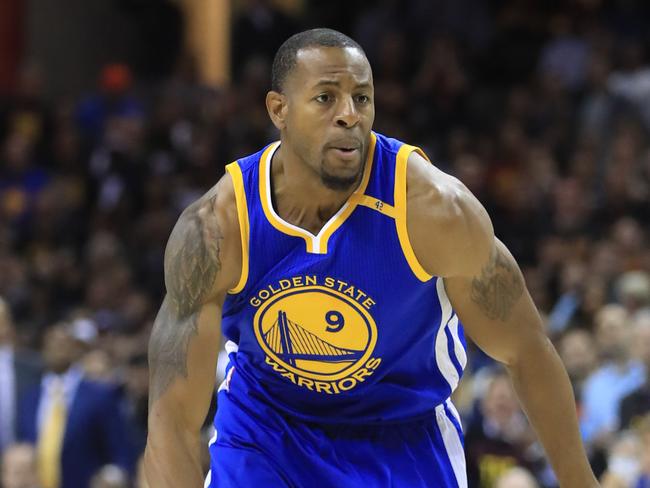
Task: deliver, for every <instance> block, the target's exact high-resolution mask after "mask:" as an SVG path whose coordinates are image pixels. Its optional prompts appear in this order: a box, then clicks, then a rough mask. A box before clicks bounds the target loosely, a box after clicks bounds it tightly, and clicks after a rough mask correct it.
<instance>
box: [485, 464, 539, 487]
mask: <svg viewBox="0 0 650 488" xmlns="http://www.w3.org/2000/svg"><path fill="white" fill-rule="evenodd" d="M538 487H539V485H538V484H537V482H536V481H535V479H534V478H533V477H532V475H531V474H530V473H529V472H528V471H526V470H525V469H523V468H512V469H510V470H508V471H507V472H506V473H504V474H503V475H501V476H500V477H499V478H498V479H497V481H496V484H495V488H538Z"/></svg>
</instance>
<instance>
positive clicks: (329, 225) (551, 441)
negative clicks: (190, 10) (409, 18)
mask: <svg viewBox="0 0 650 488" xmlns="http://www.w3.org/2000/svg"><path fill="white" fill-rule="evenodd" d="M266 106H267V109H268V113H269V116H270V117H271V120H272V121H273V123H274V124H275V126H276V127H277V128H278V129H279V130H280V141H279V142H275V143H272V144H270V145H269V146H267V147H266V148H264V149H263V150H262V151H260V152H258V153H256V154H254V155H252V156H249V157H245V158H243V159H240V160H238V161H236V162H234V163H232V164H230V165H229V166H228V167H227V174H226V176H224V177H223V178H222V179H221V180H220V181H219V182H218V183H217V184H216V185H215V186H214V188H213V189H212V190H210V191H209V192H208V193H207V194H206V195H205V196H204V197H202V198H201V199H200V200H198V201H197V202H196V203H194V204H193V205H191V206H190V207H188V208H187V209H186V210H185V212H184V213H183V214H182V215H181V217H180V219H179V221H178V223H177V224H176V227H175V228H174V230H173V232H172V235H171V237H170V240H169V243H168V246H167V251H166V255H165V283H166V287H167V296H166V298H165V300H164V302H163V304H162V307H161V310H160V312H159V314H158V317H157V319H156V322H155V325H154V330H153V332H152V337H151V343H150V366H151V392H150V421H149V439H148V445H147V450H146V454H145V463H146V468H145V469H146V472H147V476H148V479H149V484H150V485H151V486H154V487H156V488H172V487H173V488H178V487H189V488H194V487H197V488H198V487H200V486H202V485H203V484H204V485H205V486H208V487H219V488H230V487H238V488H241V487H256V488H262V487H264V488H266V487H332V488H341V487H345V488H350V487H357V486H363V487H398V488H417V487H438V488H440V487H464V486H466V485H467V481H466V474H465V463H464V457H463V446H462V440H461V439H462V437H461V436H462V432H461V427H460V421H459V418H458V414H457V412H456V410H455V408H454V406H453V405H452V404H451V402H450V401H449V397H450V395H451V392H452V391H453V389H454V388H455V387H456V385H457V384H458V380H459V378H460V376H461V374H462V370H463V367H464V366H465V361H466V355H465V342H464V337H463V329H462V327H461V322H462V324H463V325H464V327H465V330H467V332H468V334H469V335H470V336H471V338H472V339H473V340H474V341H475V342H476V343H477V344H478V345H479V346H480V347H481V348H483V349H484V350H485V351H486V352H487V353H489V354H490V355H491V356H492V357H494V358H496V359H497V360H499V361H501V362H503V363H504V364H505V365H506V367H507V369H508V371H509V372H510V375H511V377H512V379H513V381H514V384H515V387H516V389H517V391H518V394H519V396H520V398H521V401H522V402H523V404H524V406H525V408H526V411H527V413H528V415H529V417H530V419H531V421H532V423H533V424H534V426H535V427H536V429H537V432H538V434H539V436H540V439H541V441H542V443H543V444H544V447H545V448H546V451H547V452H548V455H549V457H550V460H551V462H552V464H553V467H554V468H555V470H556V473H557V476H558V478H559V480H560V481H561V483H562V486H563V487H570V488H582V487H593V486H597V483H596V480H595V479H594V477H593V475H592V473H591V470H590V468H589V465H588V463H587V460H586V457H585V454H584V452H583V447H582V445H581V442H580V437H579V434H578V427H577V421H576V415H575V406H574V399H573V397H572V393H571V387H570V384H569V381H568V379H567V376H566V373H565V371H564V369H563V367H562V364H561V362H560V360H559V359H558V356H557V354H556V353H555V350H554V349H553V347H552V346H551V345H550V343H549V341H548V340H547V338H546V337H545V335H544V332H543V330H542V325H541V323H540V318H539V316H538V314H537V312H536V310H535V306H534V305H533V303H532V301H531V299H530V296H529V294H528V293H527V291H526V289H525V285H524V281H523V278H522V275H521V273H520V271H519V269H518V267H517V264H516V263H515V261H514V259H513V257H512V256H511V254H510V253H509V252H508V250H507V249H506V248H505V246H504V245H503V244H502V243H501V242H500V241H499V240H497V239H496V238H495V237H494V234H493V230H492V225H491V223H490V220H489V218H488V216H487V214H486V212H485V210H484V209H483V207H482V206H481V205H480V203H479V202H478V201H477V200H476V199H475V198H474V197H473V196H472V195H471V194H470V192H469V191H468V190H467V189H466V188H465V187H464V186H463V185H462V184H461V183H460V182H459V181H457V180H456V179H454V178H452V177H450V176H448V175H446V174H444V173H442V172H441V171H439V170H437V169H436V168H435V167H434V166H433V165H432V164H431V163H429V161H428V160H427V159H426V156H425V155H424V154H423V153H422V151H421V150H420V149H418V148H415V147H413V146H409V145H406V144H403V143H402V142H399V141H397V140H394V139H389V138H387V137H385V136H383V135H381V134H378V133H375V132H373V131H372V130H371V129H372V124H373V119H374V114H375V107H374V105H373V80H372V72H371V69H370V65H369V64H368V60H367V59H366V56H365V54H364V52H363V50H362V49H361V47H359V45H358V44H357V43H356V42H354V41H353V40H352V39H350V38H348V37H346V36H344V35H343V34H340V33H338V32H336V31H332V30H329V29H316V30H311V31H307V32H303V33H300V34H297V35H295V36H293V37H292V38H290V39H289V40H287V41H286V42H285V43H284V44H283V45H282V47H280V49H279V50H278V53H277V55H276V57H275V60H274V62H273V73H272V90H271V91H270V92H269V93H268V95H267V99H266ZM222 331H223V334H224V335H225V338H226V340H227V343H226V349H227V351H228V353H229V358H230V364H229V366H228V368H227V375H226V380H225V381H224V383H223V384H222V385H221V387H220V388H219V393H218V395H219V397H218V404H219V405H218V411H217V414H216V418H215V428H216V434H215V437H214V438H213V439H212V441H211V442H210V453H211V469H210V472H209V473H208V475H207V479H205V480H204V479H203V477H202V472H201V463H200V454H199V453H200V449H199V448H200V441H199V439H200V436H199V430H200V428H201V425H202V423H203V420H204V418H205V415H206V412H207V410H208V407H209V404H210V396H211V394H212V391H213V383H214V371H215V366H216V359H217V354H218V351H219V344H220V339H221V333H222Z"/></svg>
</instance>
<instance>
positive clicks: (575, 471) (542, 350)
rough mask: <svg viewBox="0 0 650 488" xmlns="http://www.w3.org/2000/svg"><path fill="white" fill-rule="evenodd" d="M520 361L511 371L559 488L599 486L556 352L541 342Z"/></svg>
mask: <svg viewBox="0 0 650 488" xmlns="http://www.w3.org/2000/svg"><path fill="white" fill-rule="evenodd" d="M520 357H521V359H520V360H519V361H518V362H517V363H516V364H513V365H511V366H510V367H509V368H508V371H509V373H510V376H511V378H512V381H513V384H514V387H515V389H516V391H517V394H518V395H519V398H520V400H521V402H522V405H523V407H524V410H525V411H526V413H527V415H528V418H529V419H530V421H531V423H532V424H533V427H534V428H535V431H536V432H537V435H538V436H539V438H540V440H541V442H542V444H543V446H544V449H545V450H546V453H547V455H548V457H549V459H550V461H551V464H552V465H553V468H554V470H555V473H556V475H557V477H558V480H559V481H560V485H561V486H562V487H563V488H564V487H567V488H587V487H589V488H592V487H595V486H598V484H597V482H596V479H595V478H594V476H593V473H592V471H591V468H590V467H589V463H588V461H587V457H586V455H585V452H584V448H583V447H582V442H581V440H580V433H579V430H578V420H577V416H576V410H575V399H574V397H573V392H572V390H571V384H570V383H569V378H568V376H567V374H566V371H565V369H564V367H563V365H562V363H561V361H560V359H559V357H558V355H557V353H556V352H555V349H554V348H553V346H552V345H551V344H550V342H548V341H540V343H538V344H535V345H532V346H530V348H529V350H527V351H525V352H524V353H523V354H521V356H520Z"/></svg>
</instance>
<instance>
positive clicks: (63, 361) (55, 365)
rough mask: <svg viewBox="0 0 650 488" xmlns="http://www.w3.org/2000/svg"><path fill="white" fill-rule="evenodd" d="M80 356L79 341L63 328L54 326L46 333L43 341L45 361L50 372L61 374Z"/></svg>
mask: <svg viewBox="0 0 650 488" xmlns="http://www.w3.org/2000/svg"><path fill="white" fill-rule="evenodd" d="M79 355H80V348H79V345H78V344H77V341H75V340H74V338H73V337H72V336H71V335H70V334H69V333H68V332H67V331H66V330H65V328H64V327H63V326H58V325H57V326H54V327H52V328H51V329H50V330H48V331H47V332H46V333H45V338H44V340H43V359H44V360H45V364H46V366H47V368H48V369H49V370H50V371H53V372H54V373H57V374H61V373H64V372H65V371H66V370H67V369H68V368H69V367H70V365H71V364H72V363H73V362H75V361H76V360H77V359H78V358H79Z"/></svg>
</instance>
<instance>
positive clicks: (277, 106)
mask: <svg viewBox="0 0 650 488" xmlns="http://www.w3.org/2000/svg"><path fill="white" fill-rule="evenodd" d="M266 110H267V111H268V113H269V117H271V122H273V125H275V126H276V127H277V128H278V130H282V129H284V128H285V126H286V121H285V119H286V116H287V97H285V96H284V95H283V94H282V93H279V92H276V91H273V90H271V91H270V92H268V93H267V94H266Z"/></svg>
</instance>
